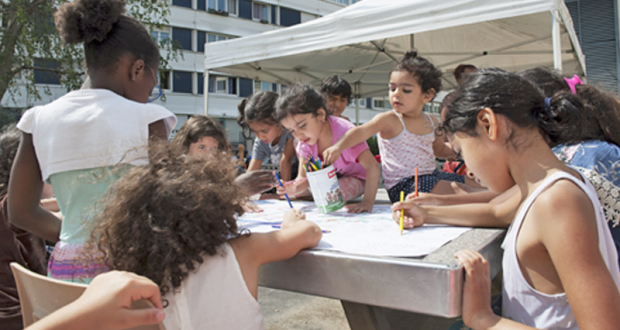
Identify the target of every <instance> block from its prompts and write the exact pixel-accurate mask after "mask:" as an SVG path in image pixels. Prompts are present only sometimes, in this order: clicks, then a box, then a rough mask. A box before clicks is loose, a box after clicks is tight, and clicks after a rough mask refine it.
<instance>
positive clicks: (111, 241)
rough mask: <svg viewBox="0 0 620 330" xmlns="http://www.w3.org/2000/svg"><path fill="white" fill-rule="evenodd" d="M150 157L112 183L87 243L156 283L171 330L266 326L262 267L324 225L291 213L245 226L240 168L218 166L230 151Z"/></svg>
mask: <svg viewBox="0 0 620 330" xmlns="http://www.w3.org/2000/svg"><path fill="white" fill-rule="evenodd" d="M151 155H154V156H151V164H150V165H148V166H141V167H135V168H133V169H131V170H130V171H129V173H127V174H126V175H125V176H123V177H122V178H121V179H120V180H118V182H117V183H116V184H115V185H114V186H113V187H112V189H111V190H110V192H109V193H110V194H109V196H108V197H109V199H108V201H107V203H106V208H105V209H104V211H103V212H102V213H101V214H100V217H99V218H100V220H99V221H98V225H97V228H96V229H95V230H94V231H93V233H92V235H91V239H90V241H89V243H88V245H89V247H90V246H93V247H94V246H97V247H98V248H99V250H100V251H101V252H102V254H103V256H104V260H105V262H106V264H107V265H108V266H109V267H110V268H111V269H115V270H123V271H129V272H133V273H136V274H138V275H142V276H146V277H148V278H149V279H151V280H152V281H153V282H155V283H156V284H157V285H159V287H160V290H161V294H162V297H163V298H164V299H165V300H166V301H167V303H168V306H167V308H166V309H165V312H166V319H165V321H164V325H165V326H166V328H168V329H181V328H182V327H183V328H185V327H188V328H194V329H262V327H263V323H262V313H261V310H260V306H259V305H258V302H257V301H256V296H257V291H258V268H259V267H260V266H261V265H262V264H265V263H268V262H272V261H278V260H283V259H287V258H290V257H292V256H294V255H295V254H297V252H299V251H300V250H301V249H305V248H311V247H314V246H315V245H316V244H317V243H318V242H319V240H320V239H321V235H322V234H321V230H320V228H319V227H318V226H317V225H316V224H314V223H313V222H310V221H304V218H305V217H304V215H303V213H301V212H300V211H296V210H293V211H291V212H289V213H287V214H286V215H285V216H284V219H283V222H282V230H279V231H274V232H270V233H253V234H251V235H250V234H248V233H243V232H240V231H239V229H238V227H237V223H236V220H235V216H236V215H240V214H243V209H242V207H241V205H242V204H243V203H244V202H245V201H246V199H247V197H245V195H244V194H243V193H242V191H241V187H239V186H238V185H236V184H233V180H234V178H235V173H234V170H233V169H232V168H231V167H230V166H221V164H222V163H224V162H227V161H228V162H230V159H229V157H227V156H226V154H214V155H212V156H211V157H209V158H202V157H193V156H187V155H182V154H180V152H179V151H178V150H174V149H170V148H169V147H165V146H164V147H162V148H159V149H158V151H154V150H153V149H151ZM154 159H157V160H156V161H154ZM182 325H183V326H182Z"/></svg>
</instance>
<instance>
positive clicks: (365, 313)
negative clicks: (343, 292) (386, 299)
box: [340, 300, 390, 330]
mask: <svg viewBox="0 0 620 330" xmlns="http://www.w3.org/2000/svg"><path fill="white" fill-rule="evenodd" d="M340 303H341V304H342V308H343V309H344V313H345V315H346V316H347V321H348V322H349V326H350V327H351V330H390V324H389V322H388V320H387V318H386V316H385V313H384V312H383V309H382V308H380V307H374V306H369V305H363V304H358V303H354V302H350V301H344V300H341V301H340Z"/></svg>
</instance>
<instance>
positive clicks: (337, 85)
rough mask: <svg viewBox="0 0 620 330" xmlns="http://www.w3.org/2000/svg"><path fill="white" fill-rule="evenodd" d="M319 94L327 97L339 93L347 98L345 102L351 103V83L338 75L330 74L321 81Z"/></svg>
mask: <svg viewBox="0 0 620 330" xmlns="http://www.w3.org/2000/svg"><path fill="white" fill-rule="evenodd" d="M320 91H321V94H323V97H325V98H328V97H329V96H330V95H340V96H341V97H346V98H347V103H351V95H352V94H353V93H352V92H351V85H350V84H349V82H348V81H346V80H344V78H342V77H340V76H338V75H331V76H329V77H327V78H325V79H323V81H322V82H321V90H320Z"/></svg>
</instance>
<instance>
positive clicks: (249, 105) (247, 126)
mask: <svg viewBox="0 0 620 330" xmlns="http://www.w3.org/2000/svg"><path fill="white" fill-rule="evenodd" d="M277 99H278V93H275V92H258V93H255V94H252V95H250V96H249V97H248V98H247V99H243V101H241V103H239V106H238V107H237V108H238V109H239V117H237V123H239V126H241V128H243V135H244V136H245V137H246V138H247V137H248V136H249V135H250V134H249V133H250V132H252V133H254V135H256V138H255V139H254V149H253V150H252V160H250V166H248V172H252V171H257V170H259V169H260V166H261V164H262V163H263V160H265V159H269V161H270V162H271V163H272V164H279V165H280V167H279V168H280V178H281V179H282V180H284V181H289V180H291V178H293V177H295V176H297V168H298V166H299V165H298V162H297V157H296V156H295V146H294V145H293V140H294V139H293V135H291V133H290V132H289V131H287V130H284V129H282V127H281V126H280V125H279V124H278V121H277V120H276V118H275V117H276V100H277Z"/></svg>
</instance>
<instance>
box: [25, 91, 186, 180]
mask: <svg viewBox="0 0 620 330" xmlns="http://www.w3.org/2000/svg"><path fill="white" fill-rule="evenodd" d="M159 120H163V121H164V123H165V126H166V132H167V134H168V136H169V135H170V133H171V132H172V129H173V128H174V126H175V125H176V122H177V118H176V116H175V115H174V114H173V113H172V112H170V111H168V110H167V109H166V108H164V107H162V106H159V105H156V104H143V103H138V102H134V101H131V100H128V99H126V98H124V97H122V96H120V95H118V94H116V93H114V92H112V91H110V90H107V89H82V90H77V91H73V92H70V93H67V94H65V95H63V96H62V97H60V98H59V99H57V100H55V101H53V102H51V103H49V104H46V105H43V106H37V107H34V108H32V109H29V110H28V111H26V112H25V113H24V114H23V116H22V118H21V120H20V121H19V123H18V124H17V128H19V129H20V130H21V131H23V132H25V133H29V134H32V142H33V145H34V149H35V152H36V155H37V160H38V161H39V166H40V168H41V175H42V177H43V180H46V179H47V178H48V177H49V176H50V175H51V174H54V173H60V172H65V171H71V170H79V169H88V168H96V167H102V166H113V165H117V164H119V163H121V162H123V163H130V164H134V165H142V164H146V163H147V162H148V159H147V148H146V147H147V146H148V139H149V127H148V126H149V124H151V123H154V122H156V121H159Z"/></svg>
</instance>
